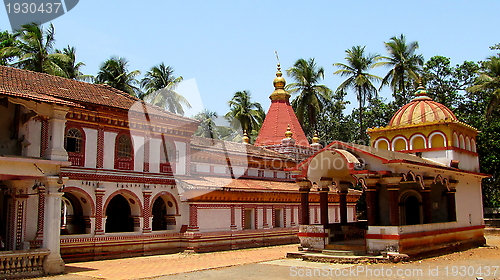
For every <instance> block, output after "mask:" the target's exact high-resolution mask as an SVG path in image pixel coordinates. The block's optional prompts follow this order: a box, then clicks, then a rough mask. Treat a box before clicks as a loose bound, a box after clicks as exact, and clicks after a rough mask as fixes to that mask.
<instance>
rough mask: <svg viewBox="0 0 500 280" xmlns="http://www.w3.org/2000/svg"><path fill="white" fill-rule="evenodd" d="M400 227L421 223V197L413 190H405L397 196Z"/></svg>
mask: <svg viewBox="0 0 500 280" xmlns="http://www.w3.org/2000/svg"><path fill="white" fill-rule="evenodd" d="M399 203H400V205H401V208H400V213H401V214H402V215H401V220H402V225H416V224H421V223H422V196H421V195H420V193H419V192H417V191H416V190H414V189H408V190H405V191H404V192H403V193H401V195H400V196H399Z"/></svg>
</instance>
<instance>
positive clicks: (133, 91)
mask: <svg viewBox="0 0 500 280" xmlns="http://www.w3.org/2000/svg"><path fill="white" fill-rule="evenodd" d="M127 67H128V61H127V60H126V59H125V58H123V57H116V56H113V57H111V58H110V59H108V60H106V61H104V62H103V63H102V64H101V67H100V69H99V72H98V73H97V77H96V79H95V81H96V83H98V84H107V85H109V86H111V87H114V88H116V89H118V90H121V91H124V92H126V93H128V94H130V95H132V96H139V95H140V94H141V91H140V89H139V88H138V87H137V86H136V85H138V84H139V81H137V79H136V77H137V76H138V75H140V74H141V72H140V71H139V70H134V71H130V72H129V71H128V69H127Z"/></svg>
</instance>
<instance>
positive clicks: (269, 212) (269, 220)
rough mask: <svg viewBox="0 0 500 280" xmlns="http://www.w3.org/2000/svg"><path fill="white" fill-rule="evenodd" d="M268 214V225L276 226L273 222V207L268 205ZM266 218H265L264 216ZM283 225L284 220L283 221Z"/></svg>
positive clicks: (270, 226)
mask: <svg viewBox="0 0 500 280" xmlns="http://www.w3.org/2000/svg"><path fill="white" fill-rule="evenodd" d="M266 214H267V217H266V218H267V225H268V226H269V228H273V227H274V223H273V209H272V208H271V207H268V208H267V209H266ZM281 215H283V214H281ZM262 219H264V218H262ZM281 224H282V225H283V221H282V223H281Z"/></svg>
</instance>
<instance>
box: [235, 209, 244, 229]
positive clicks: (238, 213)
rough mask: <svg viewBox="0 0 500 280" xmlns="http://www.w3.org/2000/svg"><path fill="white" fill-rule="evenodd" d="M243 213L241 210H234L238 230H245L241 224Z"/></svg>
mask: <svg viewBox="0 0 500 280" xmlns="http://www.w3.org/2000/svg"><path fill="white" fill-rule="evenodd" d="M242 218H243V217H242V211H241V208H235V209H234V219H235V221H234V224H235V225H236V228H237V229H238V230H240V229H242V228H243V225H242V224H241V219H242Z"/></svg>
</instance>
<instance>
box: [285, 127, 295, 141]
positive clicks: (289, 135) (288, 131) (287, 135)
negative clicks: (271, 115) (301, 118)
mask: <svg viewBox="0 0 500 280" xmlns="http://www.w3.org/2000/svg"><path fill="white" fill-rule="evenodd" d="M292 136H293V133H292V129H291V128H290V124H288V127H287V129H286V132H285V138H292Z"/></svg>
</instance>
